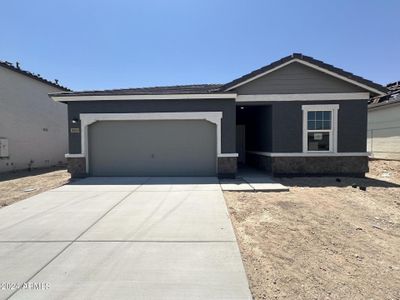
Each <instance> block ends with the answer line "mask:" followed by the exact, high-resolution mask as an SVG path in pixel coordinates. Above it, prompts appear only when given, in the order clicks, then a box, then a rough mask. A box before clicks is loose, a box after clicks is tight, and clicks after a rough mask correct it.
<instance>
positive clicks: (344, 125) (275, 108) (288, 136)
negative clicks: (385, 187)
mask: <svg viewBox="0 0 400 300" xmlns="http://www.w3.org/2000/svg"><path fill="white" fill-rule="evenodd" d="M367 103H368V100H367V99H366V100H341V101H329V102H328V101H287V102H265V103H264V105H265V107H266V110H267V111H268V109H270V110H271V113H270V114H267V113H265V114H263V113H262V109H260V103H246V104H247V105H250V106H248V107H246V109H245V110H248V111H249V112H251V111H253V109H252V107H254V108H255V109H254V111H256V113H255V114H254V120H255V121H253V122H254V123H256V124H262V123H264V124H267V125H265V126H266V128H265V129H261V128H259V129H258V130H257V128H252V129H251V131H253V132H257V131H258V132H257V133H256V134H255V136H256V139H255V141H252V143H250V144H248V149H247V150H254V151H266V152H302V151H303V111H302V109H301V106H302V105H313V104H339V111H338V152H365V151H366V135H367V111H368V105H367ZM239 104H240V103H239ZM242 104H243V103H242ZM251 104H253V106H251ZM266 118H270V120H271V121H268V120H266ZM248 120H252V117H248ZM268 122H271V126H269V125H268ZM269 128H272V129H269ZM263 130H266V132H272V138H271V137H270V136H269V135H268V134H264V133H263ZM270 130H271V131H270ZM249 131H250V128H249V130H247V127H246V134H248V133H249ZM257 139H258V142H257ZM270 145H272V148H271V147H270ZM250 146H251V149H250Z"/></svg>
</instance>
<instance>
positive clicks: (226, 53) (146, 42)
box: [0, 0, 400, 90]
mask: <svg viewBox="0 0 400 300" xmlns="http://www.w3.org/2000/svg"><path fill="white" fill-rule="evenodd" d="M0 10H1V14H0V60H8V61H10V62H16V61H18V62H20V64H21V66H22V68H23V69H27V70H30V71H33V72H35V73H40V74H41V75H42V76H43V77H45V78H47V79H51V80H52V79H55V78H57V79H59V81H60V83H61V84H63V85H66V86H67V87H69V88H71V89H74V90H87V89H106V88H124V87H141V86H156V85H174V84H192V83H225V82H228V81H231V80H233V79H235V78H236V77H239V76H241V75H244V74H246V73H248V72H250V71H253V70H254V69H257V68H259V67H262V66H264V65H267V64H269V63H271V62H273V61H274V60H277V59H280V58H282V57H284V56H287V55H289V54H291V53H293V52H301V53H303V54H305V55H309V56H313V57H315V58H317V59H320V60H323V61H325V62H327V63H330V64H333V65H335V66H337V67H340V68H343V69H345V70H347V71H350V72H353V73H355V74H357V75H360V76H363V77H365V78H367V79H370V80H373V81H375V82H378V83H380V84H387V83H389V82H393V81H398V80H400V37H399V28H400V22H399V20H400V0H375V1H373V0H330V1H328V0H313V1H312V0H301V1H300V0H299V1H295V0H274V1H273V0H242V1H239V0H137V1H136V0H125V1H123V0H109V1H103V0H64V1H61V0H46V1H45V0H35V1H33V0H25V1H23V0H3V1H1V4H0Z"/></svg>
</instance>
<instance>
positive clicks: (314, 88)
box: [235, 63, 365, 95]
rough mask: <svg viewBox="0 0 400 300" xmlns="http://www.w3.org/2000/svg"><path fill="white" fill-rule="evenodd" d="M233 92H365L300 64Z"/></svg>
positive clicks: (273, 73) (247, 93) (292, 65)
mask: <svg viewBox="0 0 400 300" xmlns="http://www.w3.org/2000/svg"><path fill="white" fill-rule="evenodd" d="M235 91H236V92H237V93H238V94H242V95H252V94H297V93H350V92H365V90H363V89H362V88H360V87H357V86H355V85H352V84H350V83H347V82H345V81H343V80H340V79H337V78H335V77H333V76H330V75H328V74H324V73H322V72H320V71H318V70H315V69H312V68H310V67H307V66H304V65H302V64H300V63H291V64H289V65H287V66H285V67H283V68H281V69H278V70H276V71H274V72H272V73H269V74H267V75H266V76H263V77H260V78H258V79H256V80H253V81H251V82H249V83H247V84H245V85H242V86H240V87H238V88H237V89H235Z"/></svg>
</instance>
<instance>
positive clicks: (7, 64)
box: [0, 60, 71, 91]
mask: <svg viewBox="0 0 400 300" xmlns="http://www.w3.org/2000/svg"><path fill="white" fill-rule="evenodd" d="M0 66H1V67H4V68H6V69H9V70H12V71H14V72H17V73H19V74H22V75H25V76H28V77H30V78H32V79H35V80H38V81H40V82H42V83H45V84H48V85H51V86H53V87H56V88H59V89H62V90H64V91H71V90H70V89H68V88H66V87H65V86H62V85H60V84H58V83H57V82H53V81H50V80H47V79H45V78H43V77H41V76H40V75H39V74H34V73H32V72H29V71H26V70H22V69H21V68H19V67H16V66H14V65H13V64H12V63H10V62H8V61H1V60H0Z"/></svg>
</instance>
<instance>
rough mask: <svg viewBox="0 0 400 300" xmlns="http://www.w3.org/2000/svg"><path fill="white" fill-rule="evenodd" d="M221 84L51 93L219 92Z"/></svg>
mask: <svg viewBox="0 0 400 300" xmlns="http://www.w3.org/2000/svg"><path fill="white" fill-rule="evenodd" d="M221 86H222V84H190V85H173V86H155V87H143V88H127V89H111V90H96V91H82V92H72V93H68V92H67V93H53V94H52V96H67V95H68V96H108V95H168V94H210V93H215V92H219V88H220V87H221Z"/></svg>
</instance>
